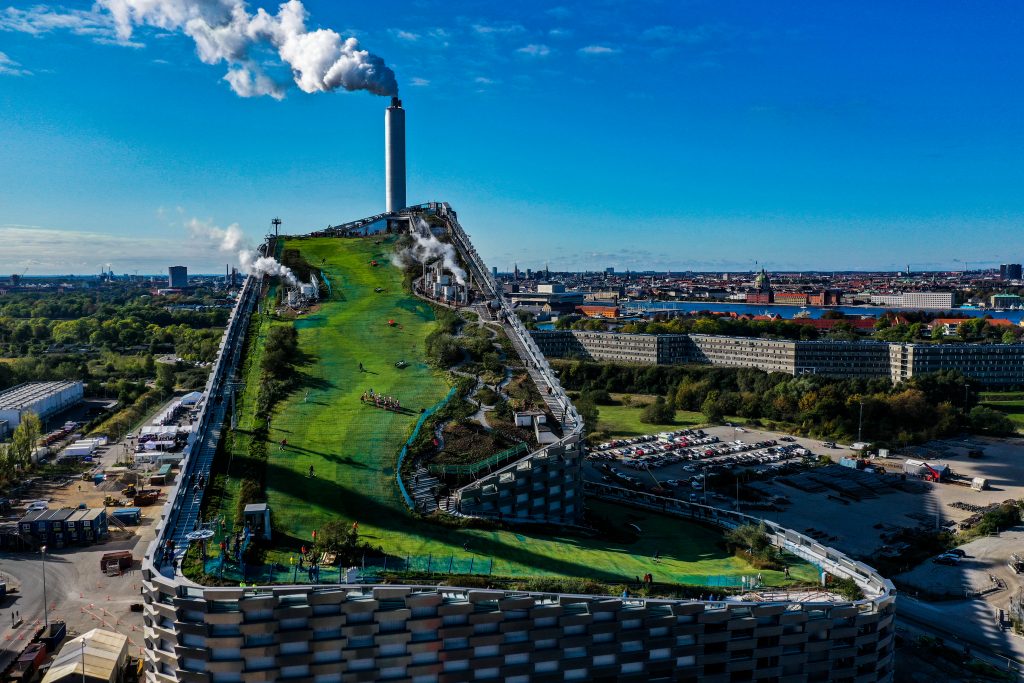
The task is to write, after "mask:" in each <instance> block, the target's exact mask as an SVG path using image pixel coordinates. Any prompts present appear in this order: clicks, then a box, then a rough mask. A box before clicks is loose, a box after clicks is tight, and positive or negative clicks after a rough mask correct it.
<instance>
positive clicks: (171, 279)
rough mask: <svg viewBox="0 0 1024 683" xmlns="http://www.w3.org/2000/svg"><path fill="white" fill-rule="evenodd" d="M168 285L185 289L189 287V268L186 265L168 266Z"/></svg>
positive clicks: (171, 287)
mask: <svg viewBox="0 0 1024 683" xmlns="http://www.w3.org/2000/svg"><path fill="white" fill-rule="evenodd" d="M167 286H168V287H169V288H170V289H185V288H186V287H188V268H186V267H185V266H171V267H170V268H168V269H167Z"/></svg>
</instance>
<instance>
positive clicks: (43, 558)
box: [39, 545, 50, 629]
mask: <svg viewBox="0 0 1024 683" xmlns="http://www.w3.org/2000/svg"><path fill="white" fill-rule="evenodd" d="M39 556H40V558H41V561H42V563H43V628H44V629H45V628H47V627H48V626H49V625H50V622H49V618H48V614H47V611H46V546H45V545H44V546H42V547H41V548H39Z"/></svg>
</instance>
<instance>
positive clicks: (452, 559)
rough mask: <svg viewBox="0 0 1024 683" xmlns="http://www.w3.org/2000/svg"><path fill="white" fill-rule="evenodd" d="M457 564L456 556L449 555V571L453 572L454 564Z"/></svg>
mask: <svg viewBox="0 0 1024 683" xmlns="http://www.w3.org/2000/svg"><path fill="white" fill-rule="evenodd" d="M453 564H455V556H454V555H451V556H449V557H448V573H449V574H451V573H452V565H453Z"/></svg>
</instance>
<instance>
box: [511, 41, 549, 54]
mask: <svg viewBox="0 0 1024 683" xmlns="http://www.w3.org/2000/svg"><path fill="white" fill-rule="evenodd" d="M516 52H519V53H521V54H524V55H529V56H531V57H547V56H548V55H549V54H551V48H550V47H548V46H547V45H542V44H539V43H530V44H529V45H524V46H523V47H521V48H519V49H518V50H516Z"/></svg>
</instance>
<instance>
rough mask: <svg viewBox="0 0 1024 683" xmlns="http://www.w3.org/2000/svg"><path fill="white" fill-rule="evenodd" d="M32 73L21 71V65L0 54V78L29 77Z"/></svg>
mask: <svg viewBox="0 0 1024 683" xmlns="http://www.w3.org/2000/svg"><path fill="white" fill-rule="evenodd" d="M31 75H32V72H31V71H29V70H28V69H22V68H21V64H19V63H18V62H16V61H14V60H13V59H11V58H10V57H8V56H7V54H6V53H4V52H0V76H31Z"/></svg>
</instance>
